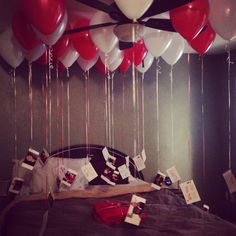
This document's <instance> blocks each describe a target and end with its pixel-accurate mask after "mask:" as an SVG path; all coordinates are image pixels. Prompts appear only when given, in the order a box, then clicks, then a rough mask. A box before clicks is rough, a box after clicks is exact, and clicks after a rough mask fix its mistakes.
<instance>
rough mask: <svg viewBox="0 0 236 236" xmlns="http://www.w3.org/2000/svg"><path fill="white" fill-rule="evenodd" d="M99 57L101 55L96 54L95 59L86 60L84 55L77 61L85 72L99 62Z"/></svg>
mask: <svg viewBox="0 0 236 236" xmlns="http://www.w3.org/2000/svg"><path fill="white" fill-rule="evenodd" d="M98 58H99V55H97V56H95V57H94V58H93V59H91V60H85V59H84V58H83V57H81V56H80V57H79V58H78V59H77V63H78V64H79V66H80V67H81V68H82V70H83V71H84V72H86V71H88V70H90V69H91V68H92V67H93V66H94V65H95V64H96V62H97V60H98Z"/></svg>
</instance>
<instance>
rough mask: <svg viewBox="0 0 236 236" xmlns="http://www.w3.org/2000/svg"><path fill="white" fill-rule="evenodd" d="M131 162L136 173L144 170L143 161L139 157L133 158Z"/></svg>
mask: <svg viewBox="0 0 236 236" xmlns="http://www.w3.org/2000/svg"><path fill="white" fill-rule="evenodd" d="M133 161H134V164H135V166H136V167H137V170H138V171H141V170H143V169H145V168H146V166H145V163H144V160H143V158H142V156H141V155H138V156H136V157H134V158H133Z"/></svg>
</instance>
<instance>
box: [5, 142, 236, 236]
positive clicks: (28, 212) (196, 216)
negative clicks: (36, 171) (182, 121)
mask: <svg viewBox="0 0 236 236" xmlns="http://www.w3.org/2000/svg"><path fill="white" fill-rule="evenodd" d="M103 148H104V147H103V146H99V145H90V147H89V154H90V158H91V159H90V161H91V160H92V159H94V158H96V159H97V160H101V158H102V154H101V152H102V149H103ZM108 150H109V153H112V155H114V156H115V157H117V158H120V159H121V160H122V159H125V157H126V156H127V155H125V154H124V153H122V152H120V151H117V150H114V149H112V148H108ZM57 153H61V154H63V155H61V157H62V158H63V159H67V158H69V159H77V158H85V157H86V156H87V153H88V146H86V145H79V146H73V147H69V148H65V149H61V150H56V151H55V152H53V153H52V156H55V157H56V156H57V157H58V155H56V154H57ZM86 159H87V158H86ZM121 162H122V161H121ZM130 171H131V173H132V175H133V176H135V177H138V178H139V179H141V180H140V181H139V180H137V182H135V181H133V182H130V183H124V184H117V185H116V186H110V185H105V183H102V182H99V181H98V180H96V181H98V182H96V181H95V182H93V183H90V184H88V185H87V186H86V187H85V188H79V189H74V190H70V191H62V192H58V193H55V194H54V197H55V200H54V201H53V204H52V205H50V206H49V204H48V203H49V202H48V198H47V194H46V193H44V192H40V193H34V194H24V195H22V196H20V197H18V198H16V199H15V200H13V201H12V202H11V203H10V204H9V205H8V207H7V208H6V209H5V211H4V212H3V213H2V215H1V235H4V236H14V235H25V236H27V235H44V236H52V235H57V236H60V235H63V236H67V235H68V236H69V235H70V236H71V235H73V236H74V235H75V236H76V235H80V236H81V235H83V236H88V235H95V236H96V235H97V236H106V235H109V236H110V235H113V236H118V235H119V236H120V235H137V236H138V235H140V236H141V235H142V236H145V235H161V236H171V235H175V236H176V235H192V236H194V235H196V236H199V235H201V236H204V235H212V236H213V235H214V236H215V235H222V236H225V235H227V236H228V235H229V236H233V235H236V226H235V225H234V224H232V223H230V222H227V221H225V220H223V219H221V218H219V217H217V216H215V215H213V214H211V213H209V212H207V211H204V210H203V209H200V208H199V207H197V206H196V205H194V204H191V205H187V204H186V203H185V200H184V199H183V198H182V197H181V196H179V195H178V194H175V192H174V191H173V190H171V189H166V188H163V189H161V190H156V189H154V188H153V187H152V185H151V184H150V183H146V182H144V181H143V175H142V173H141V172H137V171H136V170H135V168H134V165H133V164H131V165H130ZM133 194H136V195H138V196H140V197H143V198H145V199H146V204H145V208H144V210H143V211H144V213H145V215H146V217H145V218H144V219H143V220H142V221H141V224H140V225H139V226H134V225H131V224H128V223H125V222H123V221H121V222H120V223H119V224H114V225H107V224H104V223H102V222H99V221H98V220H97V219H96V218H95V214H94V206H95V205H96V204H97V203H100V202H116V201H118V202H126V203H128V202H130V201H131V197H132V195H133Z"/></svg>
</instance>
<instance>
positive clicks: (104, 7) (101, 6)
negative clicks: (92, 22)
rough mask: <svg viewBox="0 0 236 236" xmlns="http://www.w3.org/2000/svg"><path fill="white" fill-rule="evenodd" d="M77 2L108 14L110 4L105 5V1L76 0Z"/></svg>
mask: <svg viewBox="0 0 236 236" xmlns="http://www.w3.org/2000/svg"><path fill="white" fill-rule="evenodd" d="M76 1H77V2H81V3H83V4H85V5H86V6H89V7H92V8H95V9H97V10H99V11H103V12H106V13H107V14H110V10H111V9H110V5H107V4H106V3H103V2H100V1H98V0H76Z"/></svg>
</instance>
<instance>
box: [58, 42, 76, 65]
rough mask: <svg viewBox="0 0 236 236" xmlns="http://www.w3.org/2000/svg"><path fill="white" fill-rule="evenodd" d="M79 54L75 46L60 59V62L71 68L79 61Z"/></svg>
mask: <svg viewBox="0 0 236 236" xmlns="http://www.w3.org/2000/svg"><path fill="white" fill-rule="evenodd" d="M78 57H79V53H78V52H77V51H76V50H75V48H74V47H73V45H71V46H70V47H69V48H68V49H67V50H66V52H65V54H64V55H63V56H61V57H60V58H58V60H59V61H60V62H61V63H62V64H63V65H64V66H65V67H66V68H69V67H71V66H72V64H73V63H74V62H75V61H76V60H77V59H78Z"/></svg>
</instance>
